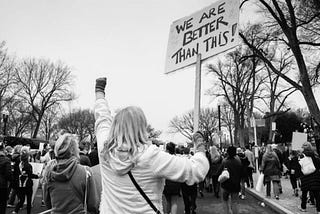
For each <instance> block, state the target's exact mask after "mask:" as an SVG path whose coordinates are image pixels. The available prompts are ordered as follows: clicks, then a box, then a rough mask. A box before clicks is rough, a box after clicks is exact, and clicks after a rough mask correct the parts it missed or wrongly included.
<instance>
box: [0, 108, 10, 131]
mask: <svg viewBox="0 0 320 214" xmlns="http://www.w3.org/2000/svg"><path fill="white" fill-rule="evenodd" d="M2 118H3V135H4V136H6V135H7V123H8V118H9V112H8V111H7V110H4V111H2Z"/></svg>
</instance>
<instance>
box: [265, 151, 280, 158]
mask: <svg viewBox="0 0 320 214" xmlns="http://www.w3.org/2000/svg"><path fill="white" fill-rule="evenodd" d="M264 155H265V156H266V158H268V159H277V154H276V153H275V152H266V153H265V154H264Z"/></svg>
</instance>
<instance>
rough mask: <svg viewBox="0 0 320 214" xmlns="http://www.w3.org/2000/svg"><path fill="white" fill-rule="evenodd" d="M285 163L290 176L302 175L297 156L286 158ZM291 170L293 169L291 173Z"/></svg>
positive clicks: (297, 176)
mask: <svg viewBox="0 0 320 214" xmlns="http://www.w3.org/2000/svg"><path fill="white" fill-rule="evenodd" d="M285 165H286V167H287V168H288V170H289V174H290V176H291V175H294V176H295V177H296V178H299V177H300V176H301V175H302V174H301V173H302V172H301V166H300V164H299V160H298V157H292V158H291V160H288V161H287V162H286V164H285ZM292 170H294V174H292V173H291V171H292Z"/></svg>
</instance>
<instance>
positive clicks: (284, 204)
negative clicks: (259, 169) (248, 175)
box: [249, 174, 317, 214]
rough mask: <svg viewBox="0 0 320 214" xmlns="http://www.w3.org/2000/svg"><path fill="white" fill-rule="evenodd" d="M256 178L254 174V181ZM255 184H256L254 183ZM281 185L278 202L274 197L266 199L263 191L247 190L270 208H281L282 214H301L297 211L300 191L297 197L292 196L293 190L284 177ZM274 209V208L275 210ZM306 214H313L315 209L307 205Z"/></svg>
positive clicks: (256, 175)
mask: <svg viewBox="0 0 320 214" xmlns="http://www.w3.org/2000/svg"><path fill="white" fill-rule="evenodd" d="M257 178H258V174H254V180H255V181H256V180H257ZM255 183H256V182H255ZM281 184H282V189H283V193H282V194H281V195H280V200H276V199H275V198H274V197H271V198H270V199H267V198H266V197H265V196H266V192H265V189H264V190H263V192H261V193H258V192H257V191H255V189H249V191H251V192H252V193H253V194H254V195H256V196H257V197H258V198H260V200H265V202H266V204H268V203H270V204H269V205H270V206H277V207H278V208H280V209H281V208H282V210H283V212H282V213H291V214H292V213H294V214H297V213H302V212H301V211H299V208H298V207H299V206H300V203H301V200H300V196H301V191H300V192H299V197H295V196H294V195H293V190H292V187H291V183H290V180H289V179H286V178H284V177H282V178H281ZM277 207H276V208H277ZM305 213H307V214H314V213H317V212H316V208H315V207H314V206H311V205H309V204H307V212H305Z"/></svg>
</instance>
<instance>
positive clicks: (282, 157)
mask: <svg viewBox="0 0 320 214" xmlns="http://www.w3.org/2000/svg"><path fill="white" fill-rule="evenodd" d="M271 148H272V150H273V151H274V152H275V153H276V155H277V156H278V159H279V162H280V178H281V175H282V172H283V163H284V155H283V153H282V151H280V150H279V148H278V145H277V144H271ZM278 186H279V194H282V185H281V179H279V182H278Z"/></svg>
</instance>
